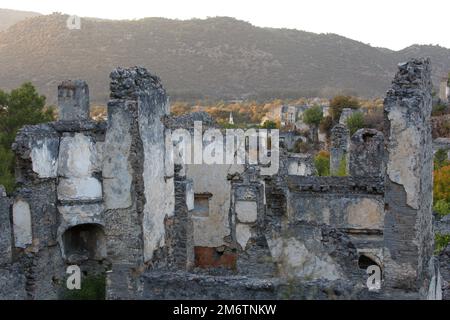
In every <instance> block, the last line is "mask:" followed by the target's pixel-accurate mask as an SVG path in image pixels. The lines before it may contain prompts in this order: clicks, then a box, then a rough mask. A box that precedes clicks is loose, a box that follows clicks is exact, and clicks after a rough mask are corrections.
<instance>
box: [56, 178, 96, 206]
mask: <svg viewBox="0 0 450 320" xmlns="http://www.w3.org/2000/svg"><path fill="white" fill-rule="evenodd" d="M57 190H58V199H59V200H60V201H83V200H89V201H94V200H101V199H102V185H101V183H100V181H98V179H96V178H92V177H85V178H60V179H59V184H58V187H57Z"/></svg>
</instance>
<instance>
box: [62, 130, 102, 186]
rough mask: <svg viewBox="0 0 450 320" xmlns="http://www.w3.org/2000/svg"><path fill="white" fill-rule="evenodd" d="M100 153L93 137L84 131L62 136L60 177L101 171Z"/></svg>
mask: <svg viewBox="0 0 450 320" xmlns="http://www.w3.org/2000/svg"><path fill="white" fill-rule="evenodd" d="M99 158H100V157H99V155H98V154H97V148H96V146H95V143H94V141H93V138H92V137H90V136H87V135H84V134H83V133H75V135H74V136H73V137H72V136H65V137H62V138H61V144H60V146H59V157H58V175H59V176H60V177H75V178H81V177H90V176H92V174H93V173H94V172H97V171H100V161H99Z"/></svg>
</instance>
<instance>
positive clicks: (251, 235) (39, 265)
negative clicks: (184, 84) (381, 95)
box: [0, 59, 448, 299]
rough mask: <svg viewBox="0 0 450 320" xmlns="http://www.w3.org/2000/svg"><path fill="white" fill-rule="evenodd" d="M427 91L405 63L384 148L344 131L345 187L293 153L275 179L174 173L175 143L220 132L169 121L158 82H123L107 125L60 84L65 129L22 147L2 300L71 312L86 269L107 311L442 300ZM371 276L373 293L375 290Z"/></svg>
mask: <svg viewBox="0 0 450 320" xmlns="http://www.w3.org/2000/svg"><path fill="white" fill-rule="evenodd" d="M430 79H431V78H430V61H429V60H426V59H419V60H411V61H409V62H407V63H404V64H401V65H399V70H398V73H397V75H396V76H395V79H394V81H393V84H392V88H391V89H390V90H389V91H388V93H387V97H386V99H385V126H386V129H387V130H386V132H387V135H386V136H384V137H383V135H382V134H381V133H380V132H377V131H375V130H369V129H362V130H360V131H358V132H357V133H356V134H355V135H354V136H353V137H351V138H350V137H349V136H348V130H347V131H345V128H344V130H340V129H339V128H337V129H336V130H335V131H336V132H335V136H336V138H335V139H334V142H333V143H332V148H333V149H332V157H334V158H335V159H337V160H334V161H335V163H337V164H338V165H339V161H340V159H342V158H343V157H345V158H346V159H347V164H348V172H349V173H350V174H351V175H350V176H346V177H317V176H315V169H314V166H313V165H312V159H311V158H310V157H308V156H303V155H294V154H289V153H287V152H286V151H284V150H281V151H280V167H279V170H278V173H277V174H275V175H265V174H264V170H263V169H264V168H262V167H261V166H258V165H246V164H232V165H219V164H211V165H207V164H186V165H178V164H177V165H176V164H175V163H174V154H175V153H176V152H177V151H176V150H177V149H176V148H175V145H174V143H173V141H174V139H173V136H172V134H173V132H174V130H176V129H177V128H185V129H188V130H190V131H194V130H195V129H194V121H202V123H203V126H204V129H205V128H207V127H214V121H213V120H212V119H211V118H209V117H208V116H207V115H206V114H203V113H194V114H189V115H184V116H180V117H172V116H170V114H169V111H170V110H169V103H168V99H167V96H166V92H165V90H164V88H163V86H162V84H161V82H160V80H159V79H158V78H157V77H155V76H153V75H151V74H150V73H149V72H147V71H146V70H145V69H143V68H139V67H135V68H131V69H120V68H119V69H116V70H114V71H113V72H112V73H111V95H110V101H109V103H108V120H107V121H106V122H95V121H92V120H90V119H89V90H88V86H87V84H86V83H85V82H83V81H66V82H63V83H62V84H61V85H60V86H59V87H58V99H59V103H58V104H59V120H58V121H55V122H51V123H46V124H40V125H34V126H26V127H24V128H23V129H22V130H21V131H20V132H19V133H18V135H17V138H16V141H15V143H14V145H13V149H14V151H15V153H16V155H17V168H16V170H17V172H16V176H17V183H18V189H17V191H16V192H15V193H14V194H12V195H10V196H6V194H5V193H4V192H1V193H0V220H1V222H0V228H1V232H0V297H1V298H3V299H7V298H12V299H58V298H61V297H62V292H63V291H64V287H65V278H66V268H67V266H69V265H73V264H76V265H79V266H80V267H81V269H82V270H83V272H84V273H83V276H86V275H90V274H97V273H98V274H104V275H105V276H106V280H107V281H106V295H107V298H108V299H204V298H208V299H401V298H410V299H427V298H428V299H439V298H440V297H441V296H442V292H441V288H442V287H444V289H445V288H446V287H445V281H442V279H443V278H442V277H441V272H440V264H439V261H438V260H437V259H436V257H434V256H433V232H434V231H433V220H432V219H433V217H432V209H431V205H432V165H433V163H432V161H433V160H432V154H433V153H432V140H431V131H430V113H431V101H432V97H431V90H432V84H431V80H430ZM333 166H334V165H333ZM371 265H375V266H378V267H379V268H380V269H381V272H382V273H381V279H382V282H381V288H379V289H378V290H369V289H368V286H367V278H368V276H369V275H368V274H367V271H366V270H367V268H368V267H369V266H371ZM443 266H444V267H443ZM442 268H444V269H443V270H441V271H442V274H447V275H448V270H446V269H445V264H442V263H441V269H442ZM444 278H445V277H444Z"/></svg>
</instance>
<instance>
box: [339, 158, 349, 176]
mask: <svg viewBox="0 0 450 320" xmlns="http://www.w3.org/2000/svg"><path fill="white" fill-rule="evenodd" d="M337 176H338V177H345V176H347V159H346V157H345V156H344V157H342V159H341V161H340V162H339V170H338V172H337Z"/></svg>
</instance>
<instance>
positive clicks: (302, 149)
mask: <svg viewBox="0 0 450 320" xmlns="http://www.w3.org/2000/svg"><path fill="white" fill-rule="evenodd" d="M311 150H312V147H311V145H310V144H309V143H307V142H304V141H303V140H302V139H298V140H297V141H296V142H295V144H294V149H293V150H292V151H293V152H295V153H308V152H309V151H311Z"/></svg>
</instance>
